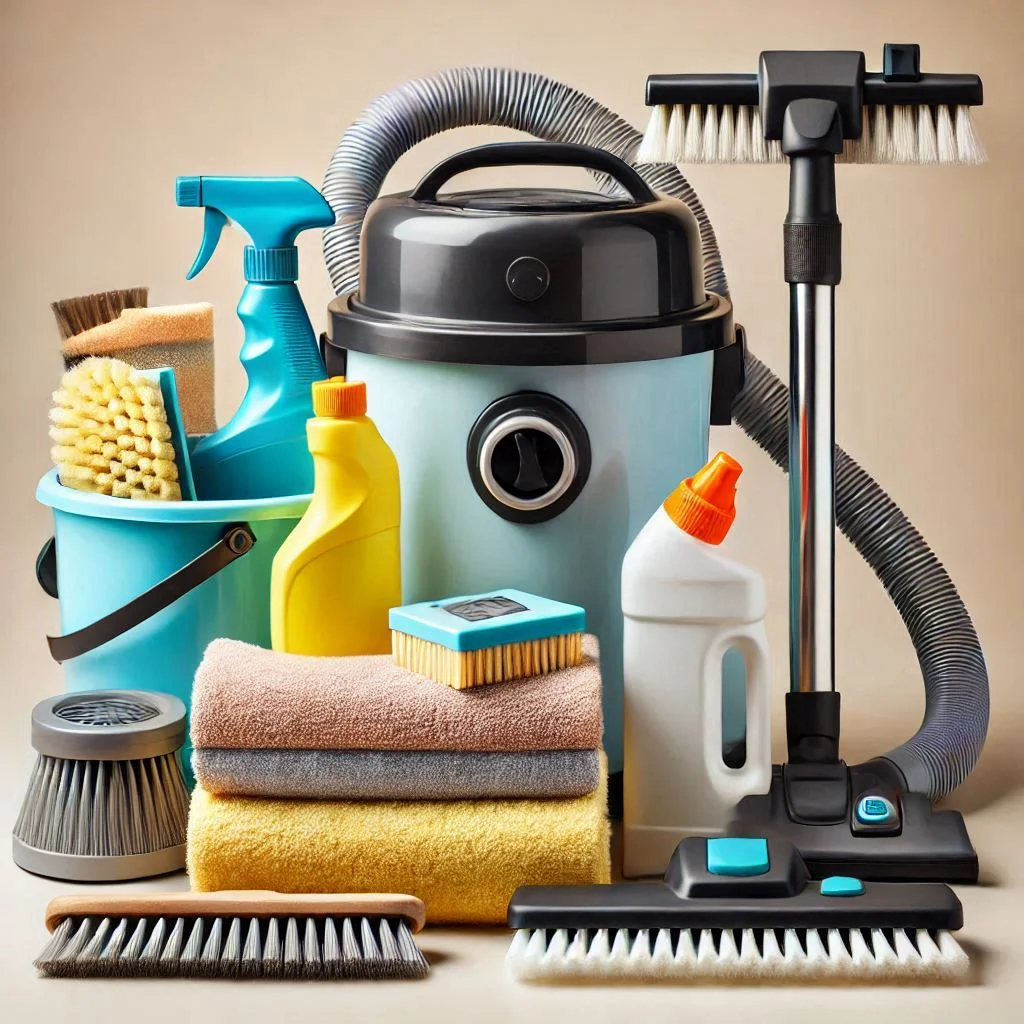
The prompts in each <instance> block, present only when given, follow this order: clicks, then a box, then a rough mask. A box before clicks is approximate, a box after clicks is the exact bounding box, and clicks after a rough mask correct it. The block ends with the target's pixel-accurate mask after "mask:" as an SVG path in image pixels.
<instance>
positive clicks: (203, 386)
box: [64, 302, 217, 434]
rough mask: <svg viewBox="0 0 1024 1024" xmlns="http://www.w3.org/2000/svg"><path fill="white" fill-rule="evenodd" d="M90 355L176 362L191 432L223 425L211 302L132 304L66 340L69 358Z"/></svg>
mask: <svg viewBox="0 0 1024 1024" xmlns="http://www.w3.org/2000/svg"><path fill="white" fill-rule="evenodd" d="M88 356H113V357H115V358H117V359H122V360H124V362H126V363H130V364H131V365H132V366H134V367H136V369H139V370H152V369H156V368H157V367H159V366H170V367H172V368H173V369H174V383H175V385H176V386H177V390H178V402H179V404H180V405H181V415H182V419H183V420H184V421H185V431H186V433H188V434H209V433H211V432H212V431H214V430H216V429H217V421H216V418H215V415H214V361H213V306H211V305H210V303H208V302H196V303H190V304H188V305H183V306H140V307H134V306H133V307H129V308H127V309H125V310H123V311H122V312H121V315H120V316H119V317H117V319H116V320H111V321H109V322H108V323H105V324H98V325H97V326H96V327H91V328H90V329H89V330H87V331H82V333H81V334H76V335H75V336H74V337H72V338H68V340H67V341H65V342H64V358H65V359H66V360H68V361H69V362H70V361H73V360H78V359H84V358H86V357H88Z"/></svg>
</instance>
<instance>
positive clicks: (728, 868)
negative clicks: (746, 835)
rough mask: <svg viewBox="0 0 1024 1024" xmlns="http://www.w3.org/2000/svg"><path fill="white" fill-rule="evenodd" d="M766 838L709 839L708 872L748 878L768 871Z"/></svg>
mask: <svg viewBox="0 0 1024 1024" xmlns="http://www.w3.org/2000/svg"><path fill="white" fill-rule="evenodd" d="M768 863H769V862H768V840H767V839H731V838H730V839H709V840H708V872H709V874H712V875H727V876H730V877H733V878H749V877H750V876H752V875H763V874H766V873H767V871H768Z"/></svg>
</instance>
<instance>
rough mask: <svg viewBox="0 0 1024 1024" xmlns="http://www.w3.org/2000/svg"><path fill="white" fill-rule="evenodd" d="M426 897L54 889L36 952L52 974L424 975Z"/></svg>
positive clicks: (41, 968)
mask: <svg viewBox="0 0 1024 1024" xmlns="http://www.w3.org/2000/svg"><path fill="white" fill-rule="evenodd" d="M424 918H425V912H424V907H423V903H422V902H421V901H420V900H418V899H417V898H416V897H415V896H405V895H398V894H377V893H356V894H350V895H331V894H324V893H299V894H287V893H277V892H246V891H237V892H209V893H201V892H164V893H160V892H155V893H150V892H145V893H131V894H107V893H100V894H97V895H88V896H58V897H56V898H55V899H53V900H51V901H50V905H49V906H48V907H47V908H46V927H47V928H48V929H49V930H50V931H51V932H52V933H53V937H52V938H51V939H50V941H49V943H48V944H47V946H46V948H45V949H44V950H43V951H42V952H41V953H40V954H39V956H38V957H37V958H36V960H35V967H36V969H37V970H38V971H39V972H40V973H41V974H43V975H45V976H47V977H51V978H86V977H105V978H269V979H280V978H286V979H298V980H318V981H336V980H341V979H366V980H381V981H383V980H391V979H400V978H424V977H426V975H427V973H428V972H429V970H430V964H429V963H428V962H427V958H426V957H425V956H424V955H423V953H422V952H421V951H420V949H419V947H417V945H416V942H415V940H414V939H413V937H412V933H413V932H418V931H419V930H420V929H421V928H422V927H423V923H424Z"/></svg>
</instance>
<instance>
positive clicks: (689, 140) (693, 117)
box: [682, 103, 704, 164]
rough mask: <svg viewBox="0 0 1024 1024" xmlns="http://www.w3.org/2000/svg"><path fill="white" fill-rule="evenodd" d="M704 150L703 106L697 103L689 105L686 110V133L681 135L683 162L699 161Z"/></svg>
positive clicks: (694, 162)
mask: <svg viewBox="0 0 1024 1024" xmlns="http://www.w3.org/2000/svg"><path fill="white" fill-rule="evenodd" d="M703 152H704V108H703V107H701V105H700V104H699V103H693V104H691V105H690V109H689V110H688V111H687V112H686V134H685V135H684V137H683V160H682V162H683V163H687V164H697V163H700V162H701V158H702V156H703Z"/></svg>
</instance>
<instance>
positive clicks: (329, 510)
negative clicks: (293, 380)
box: [270, 377, 402, 655]
mask: <svg viewBox="0 0 1024 1024" xmlns="http://www.w3.org/2000/svg"><path fill="white" fill-rule="evenodd" d="M313 411H314V413H315V416H314V418H313V419H311V420H309V421H308V422H307V424H306V436H307V438H308V441H309V450H310V452H311V454H312V456H313V473H314V483H313V499H312V501H311V502H310V505H309V508H308V509H307V510H306V514H305V515H304V516H303V517H302V519H301V520H299V523H298V525H297V526H296V527H295V529H294V530H293V531H292V533H291V534H290V535H289V536H288V538H287V539H286V540H285V542H284V544H282V545H281V547H280V549H279V550H278V552H277V555H276V556H275V558H274V567H273V572H272V575H271V582H270V588H271V594H270V623H271V640H272V643H273V647H274V650H275V651H289V652H291V653H292V654H323V655H348V654H387V653H388V652H389V651H390V650H391V632H390V630H389V628H388V610H389V609H391V608H394V607H396V606H398V605H400V604H401V603H402V574H401V562H400V554H399V518H400V507H401V506H400V499H399V486H398V463H397V462H396V461H395V456H394V454H393V453H392V451H391V449H390V448H389V447H388V446H387V443H386V442H385V441H384V438H382V437H381V436H380V432H379V431H378V430H377V427H376V424H375V423H374V422H373V420H371V419H370V418H369V417H368V416H367V415H366V385H365V384H363V383H359V382H355V381H346V380H345V378H344V377H333V378H331V379H330V380H325V381H318V382H317V383H315V384H314V385H313Z"/></svg>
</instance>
